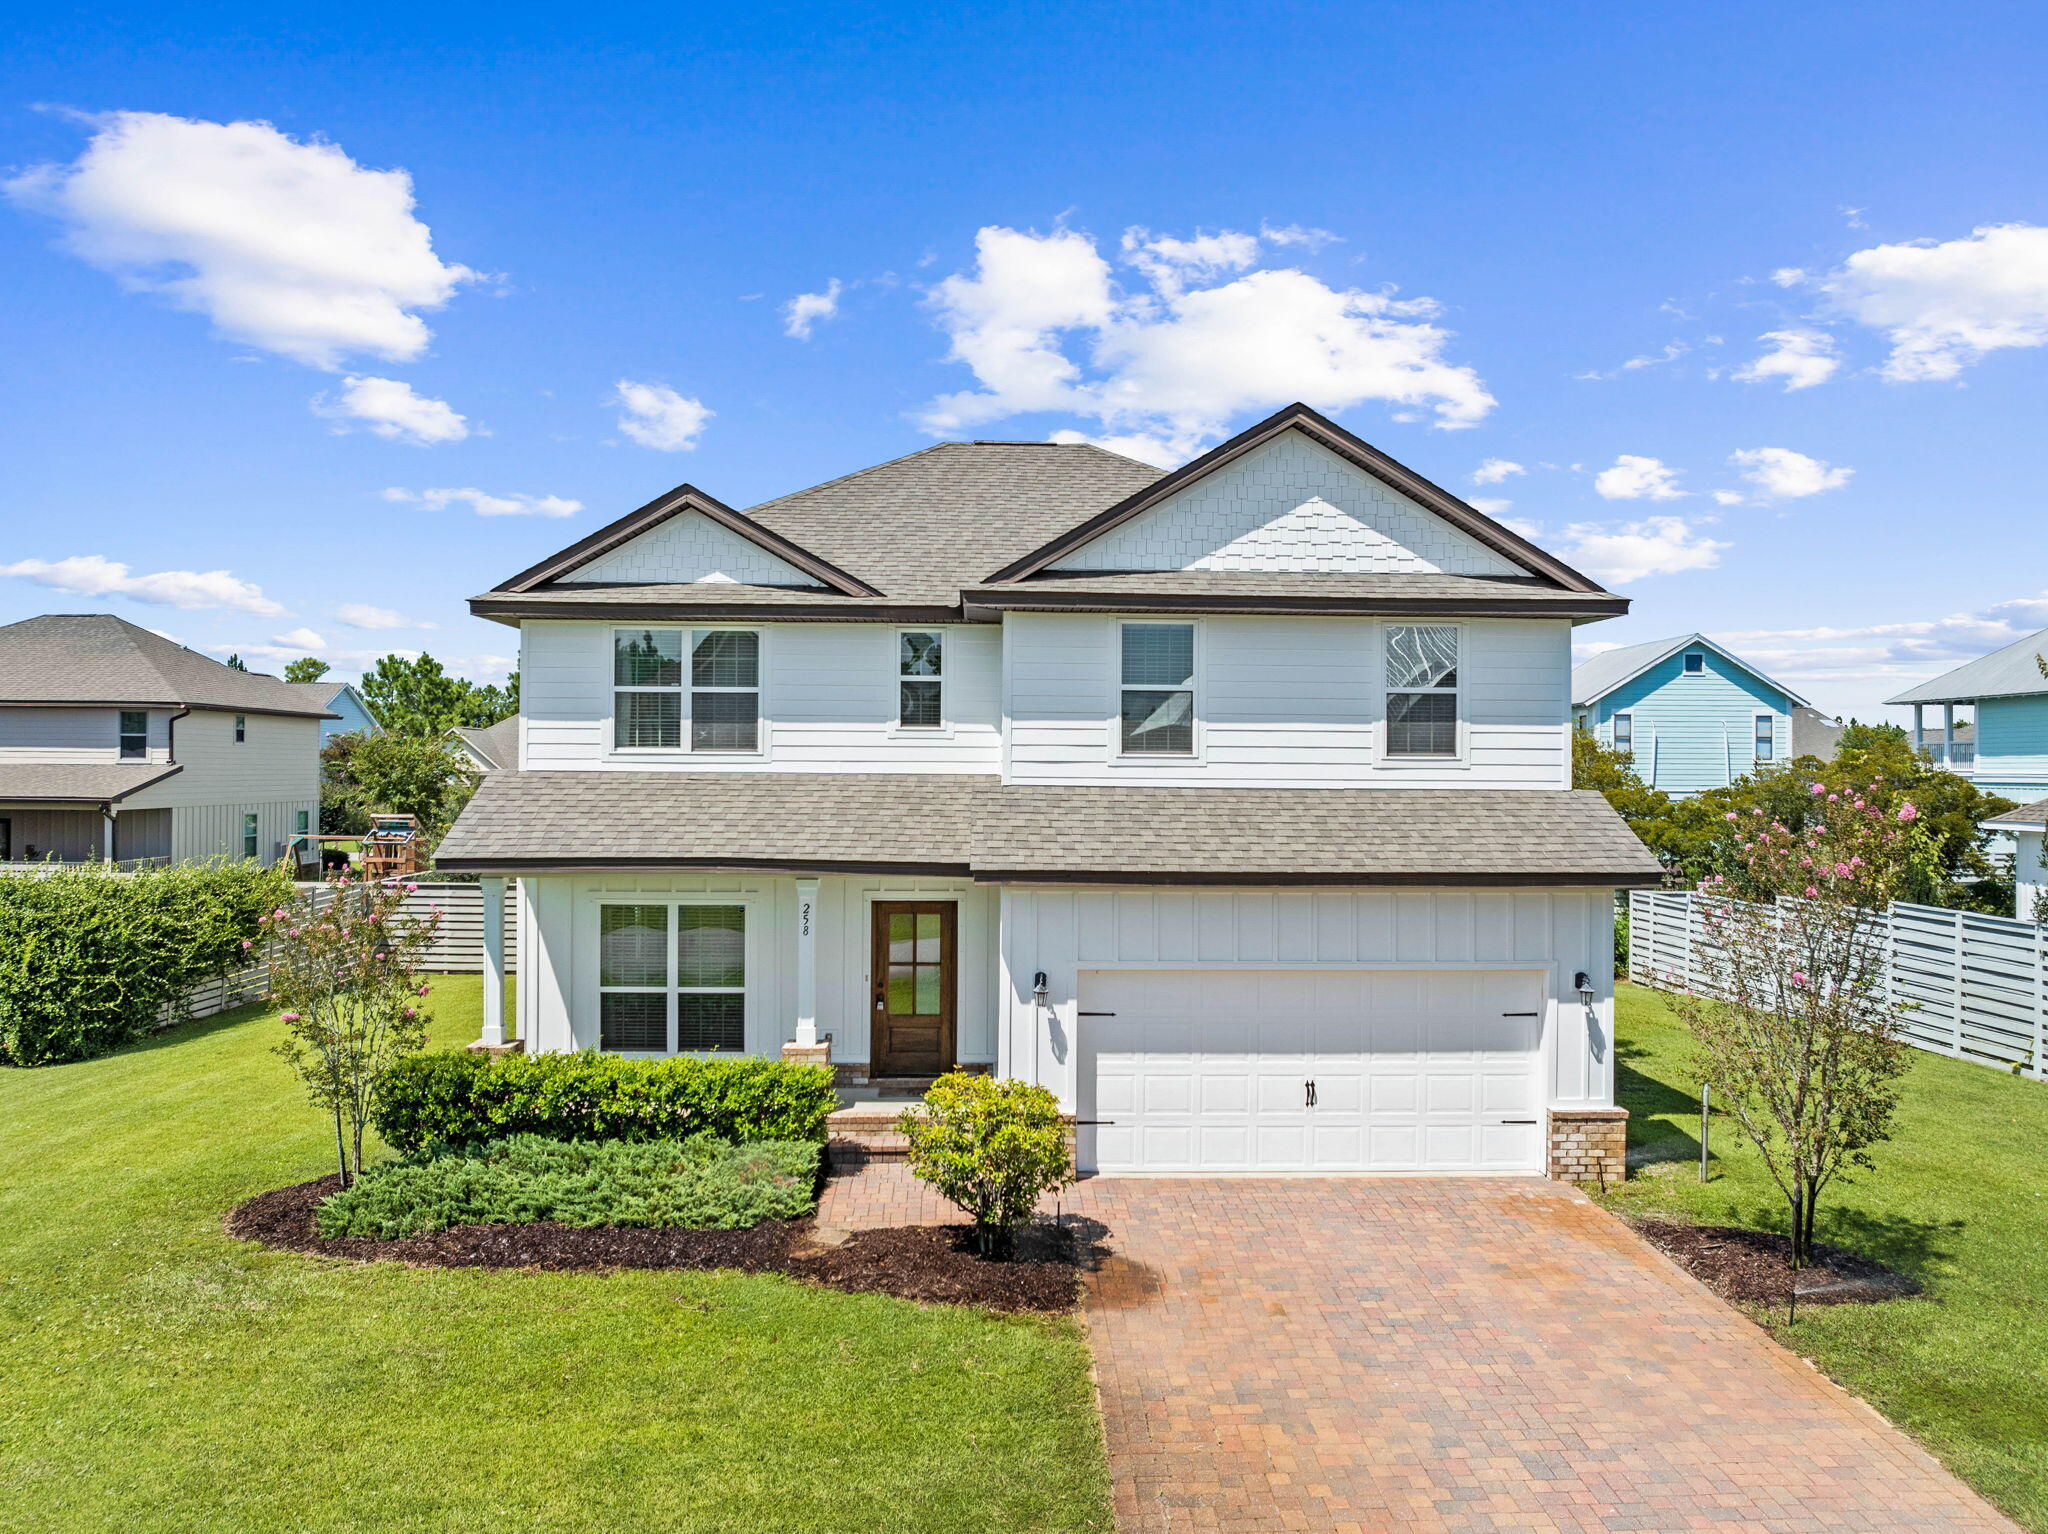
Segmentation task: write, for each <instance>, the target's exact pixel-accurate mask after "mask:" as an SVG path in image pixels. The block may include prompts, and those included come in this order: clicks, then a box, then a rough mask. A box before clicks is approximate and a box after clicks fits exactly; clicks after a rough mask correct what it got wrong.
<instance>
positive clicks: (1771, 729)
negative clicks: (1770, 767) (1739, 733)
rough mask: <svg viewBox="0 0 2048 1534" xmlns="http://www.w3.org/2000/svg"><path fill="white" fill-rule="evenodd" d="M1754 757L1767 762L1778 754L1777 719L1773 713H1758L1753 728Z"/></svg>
mask: <svg viewBox="0 0 2048 1534" xmlns="http://www.w3.org/2000/svg"><path fill="white" fill-rule="evenodd" d="M1754 739H1755V741H1756V759H1757V760H1758V761H1760V762H1768V761H1770V760H1772V759H1773V758H1774V757H1775V756H1776V755H1777V754H1778V720H1777V716H1776V715H1773V714H1758V715H1757V716H1756V727H1755V730H1754Z"/></svg>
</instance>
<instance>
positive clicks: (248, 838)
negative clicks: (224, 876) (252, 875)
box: [242, 810, 256, 858]
mask: <svg viewBox="0 0 2048 1534" xmlns="http://www.w3.org/2000/svg"><path fill="white" fill-rule="evenodd" d="M242 856H243V857H245V858H253V857H254V856H256V812H255V811H254V810H251V811H249V813H248V814H246V815H244V816H243V817H242Z"/></svg>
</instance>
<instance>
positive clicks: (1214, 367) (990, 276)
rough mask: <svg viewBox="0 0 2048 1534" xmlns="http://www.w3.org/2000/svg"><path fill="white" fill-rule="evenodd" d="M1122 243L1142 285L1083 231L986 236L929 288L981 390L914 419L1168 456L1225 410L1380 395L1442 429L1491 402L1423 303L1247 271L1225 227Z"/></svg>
mask: <svg viewBox="0 0 2048 1534" xmlns="http://www.w3.org/2000/svg"><path fill="white" fill-rule="evenodd" d="M1129 241H1130V246H1129V249H1128V250H1127V251H1126V255H1127V257H1128V264H1129V265H1130V266H1131V267H1132V269H1133V270H1135V271H1136V272H1137V274H1138V276H1139V277H1141V278H1143V279H1144V280H1145V286H1144V287H1142V288H1139V289H1137V290H1135V291H1127V290H1126V289H1125V287H1124V286H1123V285H1122V284H1121V283H1119V282H1118V281H1117V279H1116V275H1115V273H1114V271H1113V269H1112V267H1111V265H1110V263H1109V262H1108V260H1106V259H1105V258H1104V257H1103V255H1102V254H1101V252H1100V251H1099V250H1098V249H1097V247H1096V243H1095V241H1094V240H1093V239H1092V238H1090V237H1089V236H1088V235H1085V234H1082V233H1079V232H1078V231H1075V230H1071V229H1056V230H1054V231H1053V232H1052V233H1050V234H1045V235H1039V234H1033V233H1030V232H1028V231H1022V230H1016V229H1006V228H1002V227H999V226H994V225H991V226H989V227H987V228H984V229H982V230H981V231H980V232H979V233H978V234H977V235H976V237H975V249H976V254H977V259H976V264H975V268H974V270H973V271H972V272H971V273H966V272H962V273H955V274H954V275H953V276H951V277H948V278H947V279H945V280H944V281H943V282H941V283H939V284H938V285H937V286H936V287H935V288H934V289H933V290H932V294H931V301H932V305H933V308H934V309H935V311H936V312H937V314H938V317H939V323H940V325H941V326H942V327H943V328H944V329H945V331H946V332H947V334H948V336H949V338H950V340H951V343H952V348H951V351H950V353H949V356H950V358H951V360H953V361H956V362H962V363H965V364H966V365H967V366H968V368H969V369H971V370H972V371H973V373H974V376H975V378H976V380H977V381H978V382H979V384H980V388H979V389H976V390H971V391H965V392H962V393H957V394H950V395H946V396H943V397H942V398H939V399H936V400H934V401H933V402H932V403H931V405H930V406H929V407H927V409H926V410H925V411H924V413H923V415H922V417H921V424H922V425H923V426H924V427H925V429H926V430H928V431H931V432H934V433H940V434H943V433H948V432H954V431H958V430H960V429H962V428H966V427H971V426H973V425H976V424H978V423H981V422H985V421H994V420H1000V419H1002V418H1004V417H1007V416H1013V415H1019V414H1025V413H1029V412H1036V411H1060V412H1064V413H1068V414H1072V415H1078V416H1082V417H1085V418H1088V419H1091V420H1093V421H1095V422H1097V423H1098V426H1099V428H1100V429H1102V430H1104V431H1108V432H1112V433H1119V434H1122V435H1123V436H1125V437H1126V439H1134V438H1141V439H1145V440H1148V441H1151V442H1153V443H1157V444H1162V445H1166V446H1170V447H1171V448H1173V449H1174V450H1175V451H1180V450H1182V449H1184V448H1187V447H1191V446H1192V445H1195V444H1199V443H1202V442H1204V441H1206V440H1207V439H1209V438H1212V437H1214V436H1216V435H1218V434H1219V433H1220V432H1221V431H1222V430H1223V429H1224V427H1225V425H1226V423H1227V422H1229V421H1230V419H1231V418H1232V417H1234V416H1236V415H1239V414H1241V413H1243V412H1246V411H1249V410H1255V409H1272V408H1274V407H1276V406H1279V405H1283V404H1286V403H1287V402H1289V401H1290V400H1296V399H1300V400H1304V401H1306V402H1307V403H1309V404H1311V405H1314V406H1317V407H1318V408H1321V409H1325V410H1342V409H1345V408H1348V407H1350V406H1352V405H1356V404H1359V403H1361V402H1362V401H1365V400H1372V399H1377V400H1385V401H1388V402H1390V403H1392V404H1396V405H1402V406H1407V407H1410V408H1412V409H1414V410H1418V411H1420V410H1427V411H1433V412H1434V414H1435V417H1436V424H1437V425H1439V426H1444V427H1457V426H1469V425H1471V424H1472V423H1474V422H1475V421H1477V420H1479V419H1480V418H1481V417H1482V416H1484V415H1485V414H1486V413H1487V412H1488V411H1489V410H1491V409H1492V408H1493V398H1492V396H1491V395H1489V394H1488V393H1487V392H1486V389H1485V386H1484V385H1483V384H1482V383H1481V382H1480V380H1479V377H1478V375H1477V374H1476V373H1474V372H1473V370H1472V369H1471V368H1469V367H1458V366H1453V365H1452V364H1450V363H1448V362H1446V361H1445V360H1444V359H1443V350H1444V348H1445V346H1446V345H1447V344H1448V342H1449V340H1450V336H1449V333H1448V332H1447V331H1445V330H1442V329H1440V328H1439V327H1437V326H1435V325H1433V324H1430V323H1428V322H1427V319H1428V317H1429V316H1433V315H1434V314H1435V312H1436V306H1435V305H1434V304H1433V303H1432V302H1431V301H1429V300H1427V299H1421V300H1406V301H1402V300H1396V299H1394V298H1392V297H1391V296H1389V295H1388V294H1385V293H1372V292H1366V291H1363V290H1359V289H1337V288H1331V287H1328V286H1326V285H1325V284H1324V283H1322V282H1321V281H1319V280H1318V279H1316V278H1314V277H1311V276H1309V275H1308V274H1307V273H1305V272H1301V271H1298V270H1295V269H1292V268H1263V269H1258V270H1244V268H1243V267H1242V266H1241V265H1240V264H1239V263H1240V262H1242V261H1246V260H1247V259H1249V260H1256V249H1255V247H1256V246H1257V245H1258V244H1259V240H1258V239H1257V238H1255V237H1254V236H1251V235H1244V234H1238V233H1236V232H1234V231H1229V230H1225V231H1220V232H1218V233H1215V234H1201V235H1197V236H1195V237H1194V238H1193V239H1191V240H1173V239H1167V238H1154V237H1153V236H1152V235H1151V234H1150V233H1149V232H1148V231H1144V230H1134V231H1132V233H1131V235H1130V236H1129ZM1265 242H1266V243H1275V242H1274V241H1273V239H1272V236H1271V235H1270V234H1268V235H1267V236H1265ZM1248 251H1249V252H1250V256H1249V258H1248V257H1247V252H1248ZM1232 273H1241V275H1230V274H1232ZM1222 278H1227V280H1219V279H1222ZM1070 347H1071V348H1072V354H1070V352H1069V348H1070Z"/></svg>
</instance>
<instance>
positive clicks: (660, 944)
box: [597, 902, 747, 1054]
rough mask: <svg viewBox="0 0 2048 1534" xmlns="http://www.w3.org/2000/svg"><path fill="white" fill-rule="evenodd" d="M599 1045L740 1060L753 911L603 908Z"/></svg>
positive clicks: (737, 907)
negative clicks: (749, 921) (737, 1056)
mask: <svg viewBox="0 0 2048 1534" xmlns="http://www.w3.org/2000/svg"><path fill="white" fill-rule="evenodd" d="M597 942H598V958H597V985H598V1045H599V1047H600V1048H603V1049H617V1050H629V1051H634V1052H637V1053H647V1054H738V1053H740V1052H741V1051H743V1050H744V1049H745V1048H746V1033H747V908H746V907H745V906H743V905H714V904H708V903H707V904H696V903H689V902H684V903H681V904H675V905H669V904H661V905H624V904H621V905H610V904H607V905H601V906H599V907H598V939H597Z"/></svg>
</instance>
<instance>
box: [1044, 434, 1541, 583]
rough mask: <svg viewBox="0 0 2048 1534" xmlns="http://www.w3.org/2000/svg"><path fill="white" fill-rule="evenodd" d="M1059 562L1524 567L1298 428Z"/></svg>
mask: <svg viewBox="0 0 2048 1534" xmlns="http://www.w3.org/2000/svg"><path fill="white" fill-rule="evenodd" d="M1060 568H1061V569H1067V570H1275V571H1296V570H1342V571H1353V572H1360V571H1417V572H1432V571H1433V572H1438V573H1443V574H1451V575H1526V574H1527V573H1528V572H1527V571H1525V570H1523V569H1522V568H1521V567H1520V566H1519V565H1516V564H1514V563H1513V562H1512V561H1510V560H1508V559H1506V558H1504V557H1503V556H1502V555H1499V554H1496V553H1495V552H1494V551H1493V550H1492V549H1489V548H1488V547H1487V546H1486V545H1485V544H1483V543H1481V542H1480V541H1479V540H1478V539H1476V538H1474V537H1472V536H1471V535H1470V534H1469V533H1465V532H1462V531H1460V530H1459V529H1458V528H1455V527H1453V526H1452V525H1451V524H1450V523H1448V522H1446V521H1444V520H1443V519H1442V518H1441V517H1439V516H1437V514H1436V513H1435V512H1432V511H1428V510H1425V509H1424V508H1423V507H1421V506H1418V505H1417V504H1416V503H1415V502H1413V501H1411V500H1409V499H1408V498H1407V497H1406V496H1404V495H1401V494H1398V493H1397V492H1395V491H1393V490H1391V489H1389V488H1388V487H1387V486H1386V485H1383V484H1381V483H1380V481H1378V480H1376V479H1374V478H1373V477H1372V476H1371V475H1370V474H1367V473H1365V472H1364V471H1363V470H1361V469H1358V468H1356V467H1354V466H1353V465H1351V464H1349V463H1346V462H1345V461H1344V460H1343V459H1342V458H1339V457H1338V456H1337V455H1336V454H1335V453H1333V452H1331V451H1330V450H1329V449H1328V448H1326V447H1323V446H1322V445H1321V444H1320V443H1316V442H1312V441H1310V440H1309V439H1308V438H1307V437H1305V436H1303V435H1301V434H1300V433H1299V432H1287V433H1285V434H1283V435H1282V436H1279V437H1276V438H1275V439H1274V440H1273V441H1271V442H1269V443H1266V444H1265V445H1264V446H1263V447H1259V448H1256V449H1254V450H1253V451H1251V452H1249V453H1247V454H1245V456H1244V457H1242V458H1240V459H1238V460H1237V461H1236V462H1235V463H1232V464H1229V465H1227V466H1226V467H1224V468H1221V469H1218V470H1217V471H1216V472H1215V473H1213V474H1210V475H1207V476H1205V477H1204V478H1202V479H1200V480H1198V481H1197V482H1196V483H1194V484H1192V485H1190V486H1189V487H1188V488H1187V489H1185V490H1182V491H1181V492H1179V493H1178V494H1177V495H1173V496H1170V497H1168V498H1167V499H1166V500H1164V501H1162V502H1160V503H1159V504H1158V505H1157V506H1154V507H1153V508H1152V509H1151V510H1149V511H1146V512H1143V513H1141V514H1140V515H1138V516H1136V517H1133V518H1132V519H1131V520H1130V521H1129V522H1126V523H1125V524H1124V525H1123V526H1121V527H1119V528H1116V529H1114V530H1113V531H1111V532H1107V533H1105V534H1103V535H1102V536H1101V537H1100V538H1097V539H1096V540H1094V541H1093V542H1092V543H1089V544H1087V545H1085V546H1084V547H1082V548H1080V549H1078V550H1076V551H1075V552H1074V553H1073V554H1070V555H1069V556H1067V557H1066V558H1065V559H1063V560H1061V561H1060Z"/></svg>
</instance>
